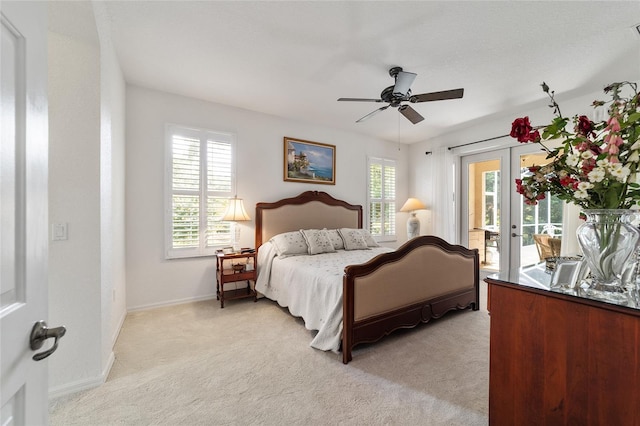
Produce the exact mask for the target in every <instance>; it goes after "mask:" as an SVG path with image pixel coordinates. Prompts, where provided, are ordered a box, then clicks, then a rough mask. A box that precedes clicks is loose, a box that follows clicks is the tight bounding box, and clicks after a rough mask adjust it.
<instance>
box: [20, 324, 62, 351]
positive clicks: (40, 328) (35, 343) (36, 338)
mask: <svg viewBox="0 0 640 426" xmlns="http://www.w3.org/2000/svg"><path fill="white" fill-rule="evenodd" d="M66 332H67V329H66V328H65V327H64V326H60V327H55V328H48V327H47V323H46V322H45V321H38V322H36V323H35V324H34V325H33V328H32V329H31V338H30V339H29V346H30V347H31V350H33V351H35V350H36V349H40V348H41V347H42V345H43V344H44V341H45V340H47V339H51V338H52V337H53V338H54V339H55V340H54V341H53V346H52V347H51V348H50V349H47V350H46V351H44V352H40V353H37V354H35V355H34V356H33V360H34V361H41V360H43V359H45V358H46V357H48V356H49V355H51V354H52V353H54V352H55V351H56V349H58V339H60V338H61V337H62V336H64V334H65V333H66Z"/></svg>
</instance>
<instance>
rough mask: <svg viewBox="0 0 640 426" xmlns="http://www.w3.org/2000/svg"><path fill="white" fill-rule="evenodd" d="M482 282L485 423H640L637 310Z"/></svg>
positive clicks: (639, 324)
mask: <svg viewBox="0 0 640 426" xmlns="http://www.w3.org/2000/svg"><path fill="white" fill-rule="evenodd" d="M485 281H486V282H487V283H488V284H489V301H488V305H489V307H490V316H491V337H490V341H491V347H490V373H489V424H491V425H569V424H571V425H625V426H628V425H640V310H638V309H635V308H629V307H623V306H617V305H613V304H609V303H604V302H600V301H596V300H591V299H585V298H581V297H578V296H572V295H565V294H561V293H555V292H552V291H549V290H544V289H540V288H533V287H529V286H525V285H520V284H514V283H510V282H506V281H501V280H499V279H497V278H492V277H489V278H487V279H486V280H485Z"/></svg>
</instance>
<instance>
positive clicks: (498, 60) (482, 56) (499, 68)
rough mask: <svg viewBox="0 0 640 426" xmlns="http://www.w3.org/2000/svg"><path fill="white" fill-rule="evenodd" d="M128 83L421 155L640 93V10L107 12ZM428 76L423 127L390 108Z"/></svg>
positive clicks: (503, 6) (478, 5)
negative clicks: (612, 87)
mask: <svg viewBox="0 0 640 426" xmlns="http://www.w3.org/2000/svg"><path fill="white" fill-rule="evenodd" d="M104 6H105V9H104V10H106V16H107V18H108V19H107V20H108V22H109V23H110V26H111V33H112V39H113V42H114V46H115V49H116V52H117V55H118V57H119V60H120V64H121V66H122V70H123V72H124V76H125V79H126V80H127V82H129V83H132V84H136V85H141V86H145V87H149V88H153V89H158V90H163V91H167V92H171V93H176V94H180V95H184V96H189V97H193V98H198V99H204V100H208V101H211V102H216V103H221V104H225V105H231V106H235V107H239V108H244V109H248V110H253V111H258V112H262V113H267V114H272V115H276V116H281V117H286V118H289V119H295V120H300V121H303V122H308V123H312V124H320V125H324V126H330V127H332V128H338V129H344V130H347V131H351V132H358V133H361V134H364V135H368V136H371V137H374V138H381V139H385V140H389V141H394V142H398V141H399V142H401V143H413V142H416V141H421V140H427V139H429V138H432V137H435V136H437V135H440V134H443V133H447V132H449V131H451V130H452V128H455V127H456V126H464V125H468V123H469V122H470V121H474V120H479V119H481V118H483V117H487V116H491V115H495V114H505V111H508V110H509V109H513V108H517V107H518V106H522V105H525V104H529V103H531V102H536V101H537V102H543V101H542V99H544V98H545V95H544V93H543V92H542V91H541V89H540V83H541V82H542V81H543V80H544V81H546V82H547V83H548V84H549V85H550V86H551V88H552V89H554V90H555V91H556V93H557V94H561V93H571V94H572V95H580V94H586V93H590V92H596V91H600V90H601V89H602V88H603V87H604V86H605V85H606V84H608V83H611V82H614V81H620V80H635V81H640V35H639V34H638V32H637V30H636V29H635V26H636V25H637V24H640V2H638V1H626V2H613V1H603V2H595V1H583V2H577V1H568V2H560V1H553V2H551V1H549V2H544V1H535V2H524V1H498V2H488V1H471V2H458V1H421V2H415V1H391V2H386V1H337V2H330V1H296V2H284V1H258V2H252V1H200V2H196V1H151V2H144V1H106V2H104ZM392 66H401V67H403V68H404V70H405V71H410V72H414V73H417V74H418V76H417V78H416V79H415V81H414V82H413V85H412V86H411V88H412V92H413V93H414V94H417V93H424V92H432V91H440V90H448V89H456V88H460V87H463V88H464V89H465V92H464V98H462V99H457V100H447V101H439V102H426V103H420V104H412V106H413V107H414V109H415V110H416V111H418V112H419V113H420V114H421V115H423V116H424V117H425V120H424V121H422V122H420V123H418V124H416V125H413V124H411V123H410V122H409V121H408V120H407V119H405V118H404V117H403V116H401V115H400V114H399V113H398V111H397V110H395V109H394V108H389V109H387V110H386V111H383V112H381V113H379V114H377V115H375V116H373V117H371V118H370V119H369V120H366V121H363V122H361V123H355V121H356V120H357V119H359V118H360V117H362V116H364V115H366V114H368V113H369V112H371V111H373V110H375V109H377V108H379V107H380V106H381V105H383V104H377V103H359V102H358V103H356V102H337V101H336V100H337V98H339V97H357V98H379V97H380V92H381V91H382V89H384V88H385V87H387V86H391V85H393V79H392V77H390V76H389V73H388V70H389V68H391V67H392Z"/></svg>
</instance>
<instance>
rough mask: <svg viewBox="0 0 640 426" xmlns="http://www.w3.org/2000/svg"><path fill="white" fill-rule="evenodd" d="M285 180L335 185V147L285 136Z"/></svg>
mask: <svg viewBox="0 0 640 426" xmlns="http://www.w3.org/2000/svg"><path fill="white" fill-rule="evenodd" d="M284 180H285V181H290V182H306V183H323V184H327V185H335V184H336V147H335V145H329V144H326V143H320V142H311V141H305V140H301V139H294V138H289V137H286V136H285V138H284Z"/></svg>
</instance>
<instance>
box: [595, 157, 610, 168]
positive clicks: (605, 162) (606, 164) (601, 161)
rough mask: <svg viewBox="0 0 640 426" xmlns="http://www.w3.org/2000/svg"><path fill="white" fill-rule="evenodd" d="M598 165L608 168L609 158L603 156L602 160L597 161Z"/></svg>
mask: <svg viewBox="0 0 640 426" xmlns="http://www.w3.org/2000/svg"><path fill="white" fill-rule="evenodd" d="M596 165H597V166H598V167H602V168H606V167H607V166H608V165H609V160H608V159H606V158H603V159H602V160H598V161H596Z"/></svg>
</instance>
